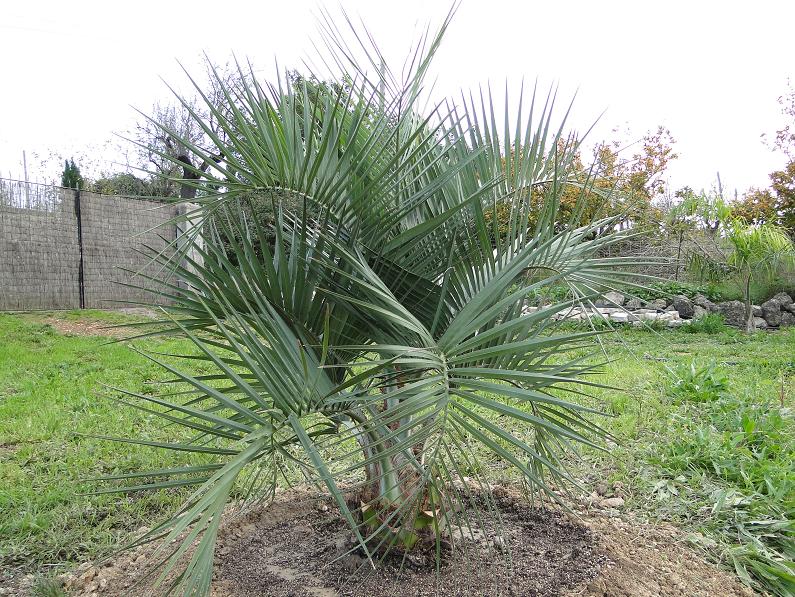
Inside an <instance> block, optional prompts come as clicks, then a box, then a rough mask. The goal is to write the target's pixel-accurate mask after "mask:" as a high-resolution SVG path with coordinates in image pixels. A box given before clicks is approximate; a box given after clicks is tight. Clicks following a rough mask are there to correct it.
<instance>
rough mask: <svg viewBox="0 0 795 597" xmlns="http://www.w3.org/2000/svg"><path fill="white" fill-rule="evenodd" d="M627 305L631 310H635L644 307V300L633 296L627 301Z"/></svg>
mask: <svg viewBox="0 0 795 597" xmlns="http://www.w3.org/2000/svg"><path fill="white" fill-rule="evenodd" d="M625 307H626V308H627V309H629V310H630V311H635V310H637V309H640V308H642V307H643V301H642V300H640V299H639V298H632V299H629V300H628V301H627V304H626V305H625Z"/></svg>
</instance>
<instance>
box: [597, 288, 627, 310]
mask: <svg viewBox="0 0 795 597" xmlns="http://www.w3.org/2000/svg"><path fill="white" fill-rule="evenodd" d="M595 304H596V306H597V307H615V306H619V307H620V306H621V305H623V304H624V295H623V294H621V293H620V292H615V291H611V292H608V293H606V294H605V295H604V296H602V297H601V298H599V299H597V301H596V303H595Z"/></svg>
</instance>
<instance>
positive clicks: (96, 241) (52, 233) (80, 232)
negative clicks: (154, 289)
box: [0, 179, 177, 310]
mask: <svg viewBox="0 0 795 597" xmlns="http://www.w3.org/2000/svg"><path fill="white" fill-rule="evenodd" d="M175 215H177V206H176V205H174V204H173V203H169V202H165V201H163V202H158V201H149V200H144V199H140V198H131V197H117V196H108V195H100V194H97V193H90V192H86V191H77V190H73V189H65V188H61V187H56V186H51V185H41V184H33V183H26V182H22V181H15V180H4V179H0V310H34V309H76V308H116V307H122V306H132V305H135V304H137V303H139V302H152V301H153V298H154V297H153V296H152V294H151V293H147V292H145V291H144V290H142V289H141V288H137V287H138V286H143V287H147V286H148V285H149V284H148V283H147V280H146V276H153V277H157V278H162V277H164V276H167V275H168V272H166V271H164V270H162V268H160V267H159V266H158V265H156V264H153V263H150V260H149V259H148V258H147V257H146V256H145V255H143V254H141V252H140V250H141V249H142V248H143V247H144V246H149V247H153V248H155V249H163V248H165V247H166V246H167V245H168V243H171V242H173V241H174V240H175V238H176V235H177V226H176V225H175V223H174V222H173V221H172V219H173V218H174V216H175ZM131 272H132V273H131Z"/></svg>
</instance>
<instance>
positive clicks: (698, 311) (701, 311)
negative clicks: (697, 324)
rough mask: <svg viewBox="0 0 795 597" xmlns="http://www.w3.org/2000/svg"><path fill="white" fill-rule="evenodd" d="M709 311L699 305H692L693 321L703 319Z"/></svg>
mask: <svg viewBox="0 0 795 597" xmlns="http://www.w3.org/2000/svg"><path fill="white" fill-rule="evenodd" d="M708 313H709V310H708V309H705V308H704V307H702V306H701V305H693V319H698V318H700V317H704V315H706V314H708Z"/></svg>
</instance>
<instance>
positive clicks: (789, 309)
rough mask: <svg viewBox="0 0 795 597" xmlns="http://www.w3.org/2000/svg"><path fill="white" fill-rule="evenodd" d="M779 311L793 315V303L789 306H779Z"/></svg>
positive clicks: (794, 304) (794, 307)
mask: <svg viewBox="0 0 795 597" xmlns="http://www.w3.org/2000/svg"><path fill="white" fill-rule="evenodd" d="M781 310H782V311H789V312H790V313H795V303H792V304H791V305H781Z"/></svg>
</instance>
